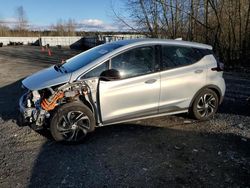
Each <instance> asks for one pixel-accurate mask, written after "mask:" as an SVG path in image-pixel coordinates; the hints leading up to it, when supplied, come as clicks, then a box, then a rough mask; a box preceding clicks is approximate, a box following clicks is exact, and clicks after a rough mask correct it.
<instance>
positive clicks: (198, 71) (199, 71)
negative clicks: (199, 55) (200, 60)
mask: <svg viewBox="0 0 250 188" xmlns="http://www.w3.org/2000/svg"><path fill="white" fill-rule="evenodd" d="M202 72H203V70H202V69H198V70H195V71H194V73H196V74H200V73H202Z"/></svg>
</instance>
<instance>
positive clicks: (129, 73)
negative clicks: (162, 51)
mask: <svg viewBox="0 0 250 188" xmlns="http://www.w3.org/2000/svg"><path fill="white" fill-rule="evenodd" d="M111 67H112V69H116V70H118V71H119V72H120V75H121V78H131V77H135V76H140V75H144V74H148V73H151V72H154V49H153V47H140V48H135V49H132V50H129V51H127V52H124V53H122V54H120V55H118V56H116V57H114V58H113V59H112V60H111Z"/></svg>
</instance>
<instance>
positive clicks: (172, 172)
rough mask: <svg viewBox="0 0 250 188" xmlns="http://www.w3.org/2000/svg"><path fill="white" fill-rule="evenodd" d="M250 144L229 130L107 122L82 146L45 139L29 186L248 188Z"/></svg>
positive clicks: (249, 184) (249, 183)
mask: <svg viewBox="0 0 250 188" xmlns="http://www.w3.org/2000/svg"><path fill="white" fill-rule="evenodd" d="M249 147H250V143H249V141H247V142H244V141H242V140H241V137H239V136H235V135H231V134H212V133H200V132H193V131H183V130H174V129H168V128H159V127H155V126H154V125H148V126H139V125H133V124H120V125H113V126H107V127H102V128H98V129H96V131H95V132H94V133H93V134H91V135H89V136H88V138H87V139H86V140H85V142H84V143H82V144H80V145H62V144H59V143H55V142H53V141H47V142H46V143H45V144H44V145H43V146H42V147H41V149H40V153H39V154H38V157H37V159H36V160H35V162H34V165H33V170H32V175H31V178H30V182H29V185H28V187H30V188H33V187H166V186H168V187H176V186H177V187H183V186H184V187H186V186H187V187H220V186H232V187H233V186H236V185H237V186H243V187H244V186H250V182H249V179H248V178H249V175H250V172H249V170H246V169H249V167H250V165H249V163H248V162H246V161H247V159H249V157H250V151H249Z"/></svg>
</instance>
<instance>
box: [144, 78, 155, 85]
mask: <svg viewBox="0 0 250 188" xmlns="http://www.w3.org/2000/svg"><path fill="white" fill-rule="evenodd" d="M156 81H157V80H156V79H150V80H147V81H145V84H153V83H155V82H156Z"/></svg>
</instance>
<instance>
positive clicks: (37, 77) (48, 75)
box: [22, 66, 71, 90]
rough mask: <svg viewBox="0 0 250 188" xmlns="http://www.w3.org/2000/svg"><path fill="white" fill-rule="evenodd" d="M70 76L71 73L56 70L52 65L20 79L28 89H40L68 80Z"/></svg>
mask: <svg viewBox="0 0 250 188" xmlns="http://www.w3.org/2000/svg"><path fill="white" fill-rule="evenodd" d="M70 77H71V73H62V72H60V71H56V70H55V69H54V66H52V67H49V68H47V69H44V70H41V71H39V72H37V73H35V74H32V75H31V76H28V77H27V78H25V79H24V80H23V81H22V84H23V85H24V86H25V87H26V88H28V89H29V90H40V89H44V88H46V87H51V86H55V85H58V84H63V83H66V82H69V80H70Z"/></svg>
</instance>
